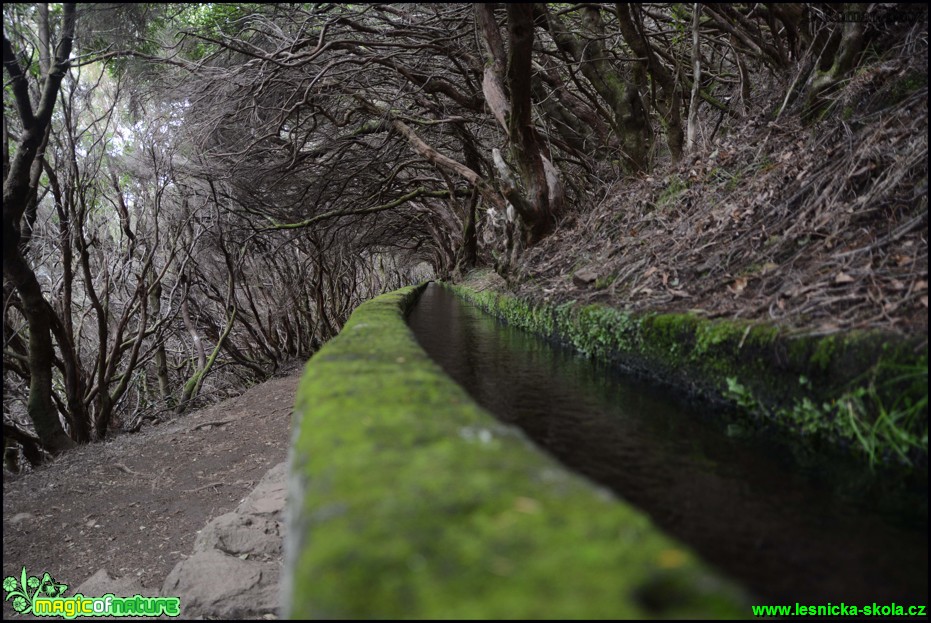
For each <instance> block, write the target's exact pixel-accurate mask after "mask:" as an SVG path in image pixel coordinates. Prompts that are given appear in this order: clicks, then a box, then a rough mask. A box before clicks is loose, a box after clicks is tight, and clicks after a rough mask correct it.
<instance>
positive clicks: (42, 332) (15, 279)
mask: <svg viewBox="0 0 931 623" xmlns="http://www.w3.org/2000/svg"><path fill="white" fill-rule="evenodd" d="M3 275H4V277H6V278H7V279H9V280H10V282H11V283H12V284H13V285H14V286H15V287H16V290H17V292H19V297H20V300H21V301H22V311H23V316H25V318H26V322H27V323H28V325H29V400H28V402H27V405H26V407H27V411H28V413H29V417H30V419H31V420H32V424H33V426H35V429H36V435H38V437H39V440H40V441H41V442H42V445H43V447H45V448H46V449H47V450H49V452H51V453H53V454H56V453H59V452H61V451H63V450H66V449H68V448H70V447H72V446H74V445H75V444H74V442H73V441H72V440H71V438H70V437H69V436H68V435H67V434H66V433H65V430H64V428H62V425H61V421H60V420H59V419H58V408H57V407H56V405H55V401H54V400H52V362H53V360H54V357H55V351H54V348H53V346H52V333H51V331H52V319H51V314H52V309H51V307H50V306H49V304H48V301H46V300H45V297H44V296H42V288H41V287H40V286H39V281H38V280H37V279H36V275H35V273H34V272H33V271H32V269H31V268H30V267H29V265H28V264H27V263H26V260H25V259H23V257H22V255H21V254H20V252H19V247H18V246H13V247H4V249H3Z"/></svg>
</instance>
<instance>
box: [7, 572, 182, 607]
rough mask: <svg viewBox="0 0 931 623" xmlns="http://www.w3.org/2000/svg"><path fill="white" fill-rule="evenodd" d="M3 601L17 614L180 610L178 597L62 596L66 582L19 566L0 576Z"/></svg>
mask: <svg viewBox="0 0 931 623" xmlns="http://www.w3.org/2000/svg"><path fill="white" fill-rule="evenodd" d="M3 590H4V592H5V593H6V597H5V598H4V601H9V600H11V599H12V600H13V602H12V605H13V610H15V611H16V612H17V613H18V614H21V615H25V614H31V615H33V616H37V617H62V618H65V619H73V618H75V617H78V616H82V617H107V616H136V617H158V616H162V615H167V616H170V617H176V616H178V615H179V614H181V599H180V598H178V597H143V596H142V595H133V596H132V597H117V596H116V595H114V594H112V593H107V594H106V595H101V596H100V597H85V596H84V595H82V594H80V593H78V594H76V595H73V596H71V597H65V596H64V594H65V591H67V590H68V585H67V584H62V583H61V582H56V581H55V579H54V578H53V577H52V576H51V575H49V573H48V572H46V573H44V574H42V577H41V579H40V578H39V576H37V575H28V574H27V573H26V567H23V569H22V572H21V573H20V577H19V578H16V577H13V576H12V575H10V576H7V577H5V578H3Z"/></svg>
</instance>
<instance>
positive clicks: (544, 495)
mask: <svg viewBox="0 0 931 623" xmlns="http://www.w3.org/2000/svg"><path fill="white" fill-rule="evenodd" d="M415 296H416V290H415V289H413V288H406V289H403V290H400V291H397V292H394V293H391V294H387V295H384V296H381V297H378V298H376V299H374V300H372V301H370V302H368V303H365V304H364V305H362V306H360V307H359V309H358V310H356V312H355V313H354V314H353V315H352V317H351V318H350V320H349V322H348V323H347V324H346V326H345V328H344V329H343V331H342V332H341V333H340V334H339V336H337V337H336V338H335V339H333V340H331V341H330V342H329V343H328V344H327V345H326V346H325V347H324V348H323V349H322V350H321V351H320V352H319V353H317V354H316V355H315V356H314V357H313V359H311V361H310V362H309V364H308V366H307V369H306V372H305V374H304V378H303V379H302V381H301V385H300V389H299V393H298V398H297V405H296V409H295V426H294V430H295V441H294V444H293V449H292V466H291V498H290V501H289V504H290V507H291V511H290V512H291V520H290V524H289V532H288V542H287V552H288V554H287V559H288V560H287V565H288V571H287V574H288V582H289V586H290V588H289V589H288V590H287V595H288V600H289V602H290V605H289V606H288V611H287V614H288V615H289V616H291V617H296V618H406V619H407V618H414V619H417V618H444V619H446V618H646V617H651V618H652V617H676V618H679V617H682V618H684V617H689V618H716V617H722V616H726V617H737V616H743V615H745V613H746V612H747V611H748V610H747V606H746V605H745V604H746V602H745V601H744V600H743V598H742V597H741V596H740V594H739V592H738V591H737V590H736V589H735V588H734V587H733V586H731V585H729V584H728V583H727V582H725V581H724V580H722V579H721V578H719V577H718V576H717V575H716V574H715V573H714V572H712V571H711V570H709V569H708V568H706V567H705V566H704V565H703V564H702V563H701V562H699V561H698V560H697V559H696V557H695V556H694V555H693V554H692V553H691V552H690V551H689V550H688V549H687V548H685V547H684V546H682V545H680V544H678V543H676V542H675V541H673V540H671V539H670V538H668V537H667V536H665V535H664V534H663V533H661V532H660V531H659V530H657V529H656V528H655V527H654V526H653V525H652V523H651V522H650V520H649V519H648V518H647V517H646V516H645V515H644V514H642V513H640V512H639V511H637V510H636V509H634V508H632V507H631V506H629V505H627V504H626V503H624V502H621V501H618V500H615V499H613V498H611V497H610V496H609V495H607V494H605V493H604V492H603V491H601V490H598V489H596V488H594V487H593V486H592V485H590V484H589V483H588V482H587V481H585V480H583V479H581V478H579V477H576V476H573V475H571V474H569V473H568V472H566V471H565V470H564V469H563V468H562V467H560V466H559V465H558V464H556V463H555V462H554V461H553V460H552V459H550V458H548V456H546V455H545V454H543V453H542V452H540V451H538V450H536V449H534V448H533V447H531V446H530V445H528V444H527V443H526V442H525V441H524V439H523V437H522V436H521V435H519V434H517V433H515V432H514V431H513V430H512V429H510V428H508V427H505V426H504V425H502V424H500V423H499V422H497V420H495V419H494V418H493V417H492V416H490V415H489V414H487V413H486V412H484V411H483V410H482V409H480V408H479V407H478V406H477V405H475V404H474V403H473V402H472V400H471V399H470V398H469V396H468V395H467V394H466V393H465V392H464V390H462V389H461V388H460V387H459V386H458V385H456V384H455V383H454V382H453V381H452V380H451V379H449V378H448V377H446V376H445V375H444V374H443V373H442V371H441V370H440V369H439V367H437V366H436V364H434V363H433V362H432V361H431V360H430V359H429V358H428V357H427V355H426V354H425V353H424V352H423V351H422V350H421V349H420V347H419V346H418V345H417V343H416V340H415V339H414V337H413V336H412V335H411V333H410V331H409V329H408V328H407V326H406V323H405V322H404V310H405V309H406V308H407V306H408V305H409V304H410V303H411V301H412V300H413V299H414V298H415ZM474 300H475V301H476V302H477V303H478V304H479V305H489V306H493V307H494V308H495V309H497V310H499V312H500V313H502V314H506V315H508V316H509V317H511V318H513V319H515V320H517V319H521V321H522V322H525V323H526V324H528V325H530V326H534V327H537V328H538V329H542V330H546V329H547V328H554V327H555V325H556V324H557V323H556V318H557V316H558V314H556V313H554V312H553V310H552V309H550V310H547V309H545V308H541V307H535V306H531V305H529V304H527V303H525V302H522V301H519V300H517V299H513V298H511V297H499V296H496V295H494V294H493V293H489V292H484V293H480V294H477V295H476V296H475V299H474ZM588 314H589V315H590V316H591V317H592V318H593V319H595V318H600V319H599V320H598V322H602V323H604V322H607V320H605V317H600V316H599V314H600V312H598V313H596V312H595V310H589V312H588ZM563 318H565V316H563ZM600 326H604V327H605V328H606V329H605V330H608V329H607V328H608V327H610V326H613V325H610V323H608V324H602V325H600ZM598 333H599V332H598V331H594V332H593V333H592V335H596V334H598ZM657 603H659V604H662V606H661V608H660V610H656V609H655V604H657Z"/></svg>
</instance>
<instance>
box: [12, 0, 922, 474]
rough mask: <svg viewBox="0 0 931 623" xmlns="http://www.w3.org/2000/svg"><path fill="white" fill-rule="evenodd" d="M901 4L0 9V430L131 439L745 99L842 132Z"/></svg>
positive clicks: (540, 223)
mask: <svg viewBox="0 0 931 623" xmlns="http://www.w3.org/2000/svg"><path fill="white" fill-rule="evenodd" d="M905 10H906V9H904V8H902V7H898V6H896V5H866V4H855V5H822V4H813V5H804V4H771V5H767V4H733V5H719V4H627V3H617V4H597V3H596V4H509V5H495V4H474V5H472V4H357V5H353V4H300V3H289V4H262V3H237V4H211V3H206V4H193V5H192V4H171V3H168V4H147V3H140V4H115V3H113V4H108V3H97V4H74V3H66V4H6V5H4V9H3V20H4V38H3V64H4V71H5V73H4V78H5V81H4V109H3V180H4V185H3V248H4V250H3V253H4V259H3V264H4V307H3V318H4V388H5V398H4V430H5V431H6V432H7V434H8V435H9V436H10V438H15V439H16V440H18V442H19V443H20V444H22V446H23V447H24V448H25V449H26V452H27V455H28V456H30V457H37V456H38V453H39V450H38V448H39V447H41V448H43V449H45V450H48V451H50V452H53V453H54V452H58V451H60V450H62V449H64V448H67V447H70V446H71V445H72V444H73V443H75V442H79V443H80V442H86V441H91V440H95V439H102V438H104V437H105V436H106V435H107V434H108V431H110V430H111V429H113V428H114V427H121V428H123V429H128V430H132V429H138V428H139V426H141V424H142V422H143V421H145V420H150V419H155V418H159V417H162V416H163V414H164V413H166V412H169V411H182V410H184V409H186V408H188V407H189V406H190V405H191V404H192V403H194V402H196V401H197V400H199V399H202V398H203V397H204V395H205V394H217V393H221V392H223V391H226V390H230V391H234V389H235V388H236V387H239V386H241V385H242V384H244V383H250V382H254V381H256V380H259V379H263V378H266V377H267V376H268V375H270V374H272V373H273V372H274V370H275V369H276V368H277V367H278V366H280V365H281V364H282V363H283V362H284V361H286V360H288V359H291V358H295V357H307V356H309V355H310V354H311V353H312V352H313V351H314V350H315V349H316V348H317V347H318V346H319V344H320V343H321V342H323V341H325V340H327V339H328V338H330V337H331V336H333V335H334V334H335V333H337V332H338V331H339V329H340V327H341V326H342V324H343V323H344V322H345V320H346V318H347V317H348V314H349V313H350V311H351V310H352V309H353V308H354V307H355V305H356V304H357V303H358V302H360V301H361V300H364V299H366V298H368V297H370V296H372V295H373V294H376V293H379V292H382V291H385V290H387V289H393V288H396V287H399V286H401V285H403V284H407V283H410V282H413V281H418V280H421V279H424V278H426V277H429V276H434V275H435V276H440V277H448V276H450V275H454V274H458V273H461V272H462V271H465V270H468V269H470V268H472V267H475V266H477V265H487V266H494V267H495V269H496V270H497V271H498V272H499V273H501V274H502V275H503V276H505V277H506V278H511V277H513V276H514V275H515V274H517V272H519V266H520V264H521V261H522V257H524V254H526V253H527V252H528V251H529V250H531V249H533V248H534V247H536V246H537V245H539V244H540V243H541V242H543V241H545V240H547V239H548V238H550V237H551V236H552V235H553V234H554V233H556V232H559V231H560V229H561V227H563V226H564V224H565V223H567V222H571V221H573V220H575V219H577V218H579V217H580V215H584V214H586V211H587V210H589V209H590V208H591V206H592V205H593V204H594V203H595V202H596V201H598V200H599V199H601V198H602V197H603V196H604V194H605V192H606V191H607V189H608V188H609V186H610V185H611V184H613V183H615V182H616V181H617V180H624V179H631V180H632V179H643V178H645V177H647V176H649V175H651V174H652V173H653V172H654V171H657V170H660V169H661V168H662V167H664V166H668V165H669V163H679V162H681V161H683V160H684V159H686V160H687V159H689V158H692V157H694V156H695V154H696V153H698V152H699V151H700V150H701V149H703V148H704V147H705V146H708V145H711V144H713V141H714V139H715V136H716V135H718V133H719V131H720V129H721V128H722V127H724V128H726V127H728V126H729V125H737V124H739V123H741V122H745V121H746V120H748V119H749V118H750V117H752V116H753V115H755V114H757V113H758V112H759V110H758V108H759V107H761V106H764V107H766V110H765V113H766V114H767V115H769V118H771V119H775V120H778V119H779V118H780V117H782V116H784V115H798V116H799V117H800V118H802V119H804V120H805V122H806V123H811V124H817V123H818V122H819V121H820V120H822V119H824V118H825V117H826V116H829V115H836V114H839V112H840V111H838V110H837V106H836V100H835V97H834V96H835V95H836V93H837V92H838V90H839V89H840V88H842V87H843V86H844V85H845V84H847V82H849V81H850V80H851V79H852V78H853V77H854V75H855V72H856V70H857V67H859V66H862V64H863V63H864V62H865V61H864V59H866V58H869V56H870V55H873V56H874V57H875V59H879V60H882V59H883V58H885V56H884V55H886V54H887V53H889V51H890V50H892V49H893V48H895V47H896V46H900V45H902V43H901V37H902V36H906V35H907V36H912V34H909V33H910V32H911V31H912V30H914V28H915V27H916V26H915V25H913V24H906V23H904V22H899V21H896V19H895V14H894V13H895V12H896V11H899V12H902V11H905ZM851 15H853V16H861V17H862V19H860V18H856V19H854V18H850V19H846V18H844V16H847V17H848V18H849V17H850V16H851ZM889 24H893V26H892V27H890V26H889ZM918 26H920V24H919V25H918ZM925 28H926V26H925ZM910 29H911V30H910ZM903 33H904V35H903ZM925 46H926V44H925ZM925 51H926V47H925ZM925 85H926V83H925ZM926 162H927V161H926V160H925V165H924V166H925V170H926ZM919 164H920V163H919ZM925 215H926V212H925ZM925 218H926V217H925ZM207 390H209V391H207Z"/></svg>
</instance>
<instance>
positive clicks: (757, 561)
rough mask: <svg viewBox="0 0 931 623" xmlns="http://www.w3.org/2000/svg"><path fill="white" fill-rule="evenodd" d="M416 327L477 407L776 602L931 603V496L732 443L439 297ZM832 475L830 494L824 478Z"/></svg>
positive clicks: (683, 411) (433, 290) (695, 412)
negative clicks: (930, 504)
mask: <svg viewBox="0 0 931 623" xmlns="http://www.w3.org/2000/svg"><path fill="white" fill-rule="evenodd" d="M408 322H409V324H410V326H411V328H412V329H413V331H414V333H415V334H416V336H417V339H418V340H419V342H420V343H421V345H422V346H423V347H424V349H425V350H426V351H427V352H428V353H429V354H430V356H431V357H433V359H434V360H435V361H437V362H438V363H439V364H440V365H441V366H442V367H443V368H444V369H445V370H446V372H447V373H448V374H449V375H450V376H452V377H453V378H454V379H455V380H456V381H457V382H458V383H460V384H461V385H463V386H464V387H465V388H466V389H467V390H468V391H469V392H470V393H471V394H472V396H473V397H474V398H475V400H476V401H477V402H478V403H479V404H481V405H482V406H483V407H485V408H486V409H488V410H489V411H491V412H492V413H494V414H495V415H496V416H497V417H498V418H499V419H501V420H502V421H504V422H508V423H510V424H514V425H516V426H519V427H520V428H521V429H523V431H524V432H525V433H526V435H527V436H528V437H530V438H531V439H533V440H534V441H535V442H536V443H537V444H538V445H539V446H542V447H543V448H544V449H545V450H546V451H548V452H549V453H550V454H552V455H553V456H555V457H556V458H558V459H559V460H560V461H562V462H563V463H564V464H566V465H568V466H570V467H571V468H572V469H573V470H575V471H576V472H579V473H581V474H584V475H585V476H587V477H588V478H590V479H591V480H593V481H595V482H598V483H600V484H602V485H604V486H606V487H608V488H610V489H611V490H613V491H614V492H615V493H616V494H617V495H618V496H620V497H622V498H624V499H626V500H628V501H630V502H631V503H633V504H635V505H636V506H638V507H640V508H641V509H643V510H644V511H646V512H647V513H649V514H650V516H652V517H653V519H654V521H655V522H656V523H657V524H658V525H659V526H661V527H662V528H663V529H665V530H666V531H667V532H669V533H670V534H672V535H674V536H676V537H678V538H679V539H681V540H682V541H684V542H686V543H688V544H690V545H691V546H692V547H693V548H694V549H695V550H696V551H697V552H699V553H700V554H701V555H702V556H703V557H704V558H705V559H706V560H707V561H709V562H710V563H712V564H714V565H716V566H717V567H718V568H719V569H721V570H722V571H724V572H725V573H726V574H728V575H730V576H731V577H733V578H734V579H736V580H738V581H740V582H742V583H743V584H744V585H745V586H747V587H748V588H749V590H751V591H752V592H754V593H756V594H757V595H758V596H759V597H760V598H762V599H765V600H766V601H767V603H785V604H788V603H792V604H794V603H795V602H801V603H803V604H818V603H827V602H832V603H835V604H838V603H840V602H842V601H845V602H846V603H848V604H860V605H865V604H868V603H869V604H871V603H872V602H873V601H876V602H878V603H882V602H888V601H895V602H896V603H898V604H918V603H922V604H924V603H927V597H928V536H927V495H926V493H924V494H923V495H922V494H916V493H915V492H909V493H907V494H906V493H900V494H895V495H893V494H891V493H889V492H888V491H883V490H882V488H881V487H880V486H877V485H878V484H879V483H876V482H875V481H874V480H875V479H871V477H870V475H869V474H868V473H865V470H863V469H860V468H856V469H849V470H848V473H843V472H840V475H839V472H838V469H839V468H838V467H837V465H834V464H831V463H828V462H827V461H821V464H820V465H819V464H818V462H815V463H814V464H811V463H809V464H808V465H806V466H801V465H800V464H799V463H798V461H796V460H792V459H791V457H788V456H787V455H786V453H785V452H784V451H782V450H780V449H778V448H774V447H772V446H771V444H767V442H766V440H764V439H753V438H751V439H734V438H730V437H728V436H726V435H724V434H723V433H722V432H721V431H722V426H720V425H718V424H720V423H719V422H714V421H713V417H714V416H713V414H708V413H704V412H702V410H701V409H695V408H691V409H690V408H689V407H688V406H687V405H682V404H679V403H676V402H674V401H672V400H670V399H669V398H668V397H667V396H664V395H663V393H662V392H661V391H658V390H656V389H654V388H651V387H644V386H642V384H637V383H636V382H634V381H631V380H628V379H624V378H623V377H622V376H621V375H619V374H618V373H616V372H614V371H612V370H609V369H605V367H599V366H595V365H593V364H591V363H590V362H588V361H586V360H584V359H582V358H581V357H579V356H577V355H574V354H572V353H568V352H565V351H562V350H560V349H555V348H553V347H551V346H550V345H548V344H547V343H545V342H544V341H542V340H540V339H538V338H536V337H533V336H531V335H528V334H526V333H524V332H522V331H519V330H516V329H513V328H510V327H507V326H504V325H501V324H499V323H498V322H496V321H495V320H494V319H493V318H491V317H490V316H488V315H486V314H484V313H483V312H482V311H480V310H478V309H477V308H475V307H472V306H471V305H469V304H467V303H464V302H462V301H460V300H459V299H458V298H456V297H455V296H454V295H452V294H451V293H449V292H448V291H447V290H444V289H443V288H441V287H439V286H436V285H433V284H431V285H430V286H429V287H428V288H427V290H426V291H425V292H424V294H423V296H422V298H421V300H420V302H419V303H418V304H417V306H416V307H415V308H414V309H413V310H412V312H411V314H410V316H409V319H408ZM826 471H830V472H831V478H830V479H829V480H830V482H831V484H830V485H829V484H828V483H827V482H826V480H825V479H824V478H823V477H818V476H819V475H820V474H823V473H824V472H826ZM864 482H865V483H866V484H865V485H864ZM845 483H849V486H848V485H847V484H845Z"/></svg>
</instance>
